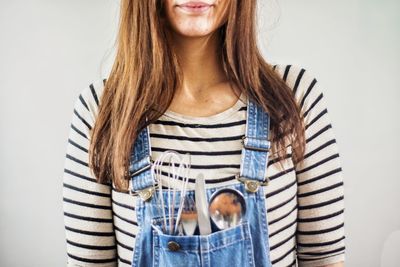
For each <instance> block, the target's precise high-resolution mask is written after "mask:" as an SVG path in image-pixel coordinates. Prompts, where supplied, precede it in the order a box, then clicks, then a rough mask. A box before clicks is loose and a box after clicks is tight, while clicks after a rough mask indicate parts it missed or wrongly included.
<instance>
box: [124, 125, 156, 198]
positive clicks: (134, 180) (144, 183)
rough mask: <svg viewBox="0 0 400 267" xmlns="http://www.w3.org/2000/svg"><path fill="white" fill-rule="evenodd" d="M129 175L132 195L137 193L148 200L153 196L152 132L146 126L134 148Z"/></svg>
mask: <svg viewBox="0 0 400 267" xmlns="http://www.w3.org/2000/svg"><path fill="white" fill-rule="evenodd" d="M129 174H130V177H131V184H132V188H131V189H130V190H129V191H130V193H131V194H135V193H136V192H137V193H138V194H139V195H140V196H141V197H142V198H143V199H148V198H150V197H151V195H152V190H153V185H154V177H153V174H152V172H151V144H150V130H149V126H146V127H145V128H144V129H143V130H142V131H141V132H140V133H139V135H138V137H137V138H136V140H135V143H134V145H133V146H132V152H131V155H130V164H129Z"/></svg>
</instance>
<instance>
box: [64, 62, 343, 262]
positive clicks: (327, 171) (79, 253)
mask: <svg viewBox="0 0 400 267" xmlns="http://www.w3.org/2000/svg"><path fill="white" fill-rule="evenodd" d="M275 71H276V72H277V73H278V74H279V75H280V76H281V77H282V78H283V79H284V80H285V81H286V82H287V84H288V85H289V86H290V88H292V90H293V92H294V95H295V99H296V101H298V102H299V103H300V105H301V110H302V114H303V116H304V120H305V124H306V151H305V159H304V165H302V166H300V165H294V164H293V161H292V158H291V157H288V158H286V159H285V160H283V166H284V170H282V169H281V168H280V167H279V166H278V165H279V162H278V161H277V160H276V155H274V154H270V155H269V159H268V167H267V176H268V177H269V179H270V183H269V184H268V185H267V186H266V187H265V189H264V191H265V197H266V202H265V203H266V207H267V219H268V230H269V244H270V250H271V251H270V253H271V254H270V256H271V260H272V264H273V266H295V265H296V264H298V265H299V266H321V265H324V264H330V263H334V262H339V261H344V259H345V243H344V242H345V232H344V190H343V189H344V188H343V176H342V168H341V162H340V157H339V151H338V146H337V141H336V139H335V136H334V131H333V128H332V124H331V121H330V118H329V116H328V115H329V114H328V112H327V106H326V104H325V100H324V95H323V92H322V90H321V88H320V87H319V83H318V82H317V80H316V78H315V77H314V76H313V75H312V74H310V73H309V71H306V70H304V69H302V68H301V67H298V66H292V65H276V67H275ZM103 88H104V83H103V80H98V81H95V82H93V83H92V84H90V85H89V86H88V87H87V88H84V89H83V90H82V91H81V92H80V95H79V97H78V98H77V99H76V101H75V106H74V110H73V114H72V122H71V128H70V133H69V139H68V143H67V151H66V159H65V170H64V175H63V208H64V223H65V230H66V242H67V262H68V263H67V265H68V266H126V267H128V266H130V265H131V261H132V257H133V248H134V244H135V237H136V235H137V233H138V231H139V227H138V224H137V219H136V213H135V201H136V197H135V196H132V195H129V194H126V193H122V192H119V191H116V190H115V187H114V184H113V183H111V184H109V185H103V184H99V183H97V182H96V179H95V177H93V176H92V174H91V172H90V170H89V167H88V148H89V144H90V131H91V129H92V127H93V125H94V122H95V119H96V116H97V112H98V105H99V101H100V99H101V95H102V90H103ZM246 104H247V103H246V101H245V99H244V98H243V95H242V96H241V98H239V99H238V101H237V102H236V103H235V105H233V106H232V107H230V108H229V109H227V110H225V111H223V112H220V113H218V114H215V115H212V116H208V117H191V116H184V115H182V114H178V113H174V112H172V111H170V110H168V111H167V112H166V113H164V114H163V115H162V116H161V117H160V118H159V119H158V120H157V121H156V122H155V123H152V124H151V125H150V142H151V156H152V159H157V157H158V156H159V155H160V153H162V152H163V151H165V150H167V149H173V150H175V151H178V152H180V153H190V154H191V155H192V156H191V171H190V178H194V177H196V174H197V173H198V172H202V173H204V176H205V177H206V184H207V186H208V187H212V186H223V185H227V184H230V183H234V182H237V181H235V178H234V177H235V174H236V173H238V172H239V168H240V159H241V154H240V151H241V146H242V144H241V138H242V136H243V135H244V134H245V123H246V110H247V105H246ZM287 149H288V153H289V156H290V155H291V152H292V151H291V146H288V148H287Z"/></svg>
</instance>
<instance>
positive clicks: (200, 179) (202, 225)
mask: <svg viewBox="0 0 400 267" xmlns="http://www.w3.org/2000/svg"><path fill="white" fill-rule="evenodd" d="M205 187H206V186H205V181H204V176H203V174H202V173H200V174H198V175H197V177H196V184H195V198H196V209H197V220H198V224H199V230H200V234H201V235H208V234H211V222H210V216H209V214H208V202H207V195H206V188H205Z"/></svg>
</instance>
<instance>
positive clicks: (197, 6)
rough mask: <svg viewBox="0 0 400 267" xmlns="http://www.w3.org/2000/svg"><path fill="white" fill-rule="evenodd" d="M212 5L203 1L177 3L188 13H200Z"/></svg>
mask: <svg viewBox="0 0 400 267" xmlns="http://www.w3.org/2000/svg"><path fill="white" fill-rule="evenodd" d="M211 7H212V5H210V4H207V3H204V2H187V3H184V4H181V5H178V8H180V9H181V10H182V11H185V12H186V13H190V14H202V13H204V12H206V11H207V10H209V9H210V8H211Z"/></svg>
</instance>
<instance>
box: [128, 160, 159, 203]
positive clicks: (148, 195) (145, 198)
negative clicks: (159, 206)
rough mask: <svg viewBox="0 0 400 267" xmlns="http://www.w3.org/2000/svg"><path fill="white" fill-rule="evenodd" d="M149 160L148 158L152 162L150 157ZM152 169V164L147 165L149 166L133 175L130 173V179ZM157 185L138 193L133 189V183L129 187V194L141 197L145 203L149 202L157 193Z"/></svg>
mask: <svg viewBox="0 0 400 267" xmlns="http://www.w3.org/2000/svg"><path fill="white" fill-rule="evenodd" d="M147 158H148V161H149V162H151V156H150V155H149V156H147ZM150 168H151V164H147V165H145V166H143V167H142V168H140V169H139V170H136V171H135V172H133V173H130V172H129V173H130V177H132V176H136V175H139V174H140V173H142V172H144V171H146V170H148V169H150ZM156 186H157V185H156V183H154V184H153V185H152V186H150V187H147V188H144V189H142V190H137V191H135V190H133V188H132V183H130V185H129V194H130V195H131V196H137V195H139V196H140V198H141V199H142V200H143V201H148V200H150V198H151V197H152V196H153V193H154V192H155V188H156Z"/></svg>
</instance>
